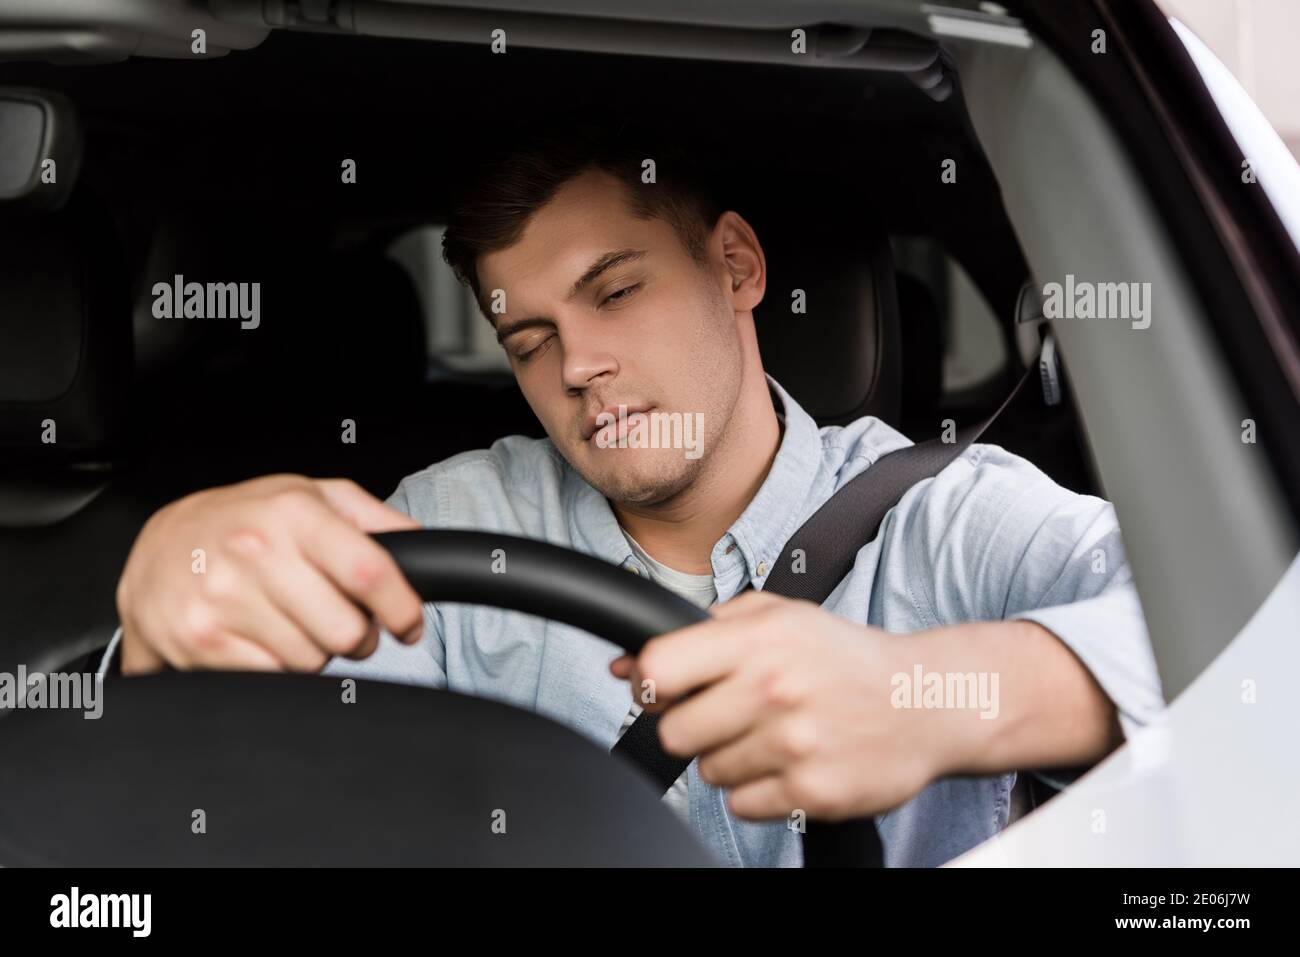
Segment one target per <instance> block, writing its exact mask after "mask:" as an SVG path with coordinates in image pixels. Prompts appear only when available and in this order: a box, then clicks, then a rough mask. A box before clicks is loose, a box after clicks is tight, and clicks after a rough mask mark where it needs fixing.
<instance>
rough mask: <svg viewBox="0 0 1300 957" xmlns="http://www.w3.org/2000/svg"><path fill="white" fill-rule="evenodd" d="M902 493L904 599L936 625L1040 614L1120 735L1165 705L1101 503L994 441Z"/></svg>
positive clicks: (1111, 513)
mask: <svg viewBox="0 0 1300 957" xmlns="http://www.w3.org/2000/svg"><path fill="white" fill-rule="evenodd" d="M911 496H915V497H916V500H915V501H914V503H913V507H912V508H911V509H910V511H909V512H908V513H907V515H908V517H907V520H906V521H907V525H908V527H907V528H906V529H905V540H907V541H908V542H910V543H915V547H914V549H913V554H912V564H913V568H912V569H911V570H910V572H911V579H912V581H913V582H914V583H915V584H914V585H913V586H912V594H913V600H914V601H915V602H916V604H917V605H918V607H924V606H928V607H929V609H930V610H931V612H932V617H933V618H934V619H935V621H936V624H955V623H958V622H963V621H972V620H978V621H997V620H1006V619H1025V620H1028V621H1035V622H1037V623H1039V624H1040V625H1042V626H1043V627H1044V628H1046V629H1048V631H1050V632H1052V634H1054V635H1055V636H1056V637H1057V638H1059V639H1060V640H1061V641H1062V642H1064V643H1065V645H1066V646H1067V647H1068V648H1070V650H1071V651H1072V652H1074V654H1075V655H1076V656H1077V657H1078V659H1079V660H1080V661H1081V662H1082V663H1083V665H1084V667H1086V668H1087V669H1088V670H1089V672H1091V674H1092V675H1093V677H1094V678H1095V679H1096V681H1097V683H1098V685H1100V686H1101V688H1102V690H1103V691H1104V692H1105V693H1106V695H1107V696H1108V697H1109V698H1110V700H1111V701H1112V702H1113V703H1114V705H1115V708H1116V710H1117V712H1118V716H1119V722H1120V726H1121V728H1122V729H1123V731H1124V734H1125V736H1126V737H1128V736H1131V735H1132V733H1133V732H1134V731H1136V730H1137V729H1139V728H1141V727H1143V726H1144V725H1146V724H1147V723H1148V722H1150V721H1151V720H1152V719H1153V718H1154V717H1155V715H1156V714H1157V713H1158V712H1159V711H1160V710H1162V709H1163V708H1164V706H1165V702H1164V696H1163V693H1162V691H1161V687H1160V677H1159V673H1158V671H1157V670H1156V662H1155V656H1154V655H1153V654H1152V651H1151V642H1150V639H1149V637H1148V635H1147V629H1146V622H1145V620H1144V619H1143V616H1142V607H1141V604H1140V602H1139V600H1138V594H1137V590H1136V588H1135V587H1134V585H1133V576H1132V573H1131V571H1130V569H1129V565H1128V562H1127V560H1126V558H1125V555H1124V548H1123V544H1122V542H1121V540H1120V531H1119V524H1118V522H1117V521H1116V518H1115V510H1114V507H1113V506H1112V505H1111V504H1110V503H1109V502H1107V501H1105V500H1103V499H1100V498H1097V497H1096V496H1092V495H1080V494H1077V493H1075V492H1071V491H1070V490H1068V489H1065V488H1062V487H1061V486H1059V485H1057V484H1056V483H1055V482H1053V481H1052V480H1051V479H1050V478H1048V477H1047V476H1046V475H1045V474H1044V473H1043V472H1042V471H1040V470H1039V469H1038V468H1037V467H1036V466H1034V465H1033V464H1032V463H1031V462H1029V461H1028V460H1026V459H1023V458H1021V457H1019V456H1017V455H1013V454H1012V453H1010V452H1007V451H1005V450H1004V449H1001V448H998V447H997V446H992V445H974V446H972V447H971V448H970V449H968V450H967V452H966V453H965V454H964V455H963V456H962V457H961V458H959V459H958V460H957V461H956V462H954V463H952V464H951V465H950V466H948V468H946V469H944V470H943V471H942V472H941V473H940V474H939V475H938V476H936V477H935V478H934V479H933V480H932V481H931V482H929V483H928V484H926V485H925V486H918V487H917V488H915V489H912V490H910V491H909V492H908V496H907V497H911ZM1049 780H1050V779H1049Z"/></svg>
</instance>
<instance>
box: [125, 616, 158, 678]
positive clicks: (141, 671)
mask: <svg viewBox="0 0 1300 957" xmlns="http://www.w3.org/2000/svg"><path fill="white" fill-rule="evenodd" d="M118 657H119V662H120V664H121V668H122V674H124V675H147V674H154V673H156V672H159V671H163V670H164V669H165V668H166V667H167V659H166V658H164V657H163V656H162V655H160V654H159V653H158V652H157V651H155V650H154V649H153V648H151V647H150V646H149V645H148V644H146V643H145V641H144V640H143V639H139V640H137V639H135V638H134V637H133V636H132V635H131V633H130V632H129V631H128V630H127V629H126V628H125V626H124V627H123V631H122V642H121V644H120V645H119V646H118Z"/></svg>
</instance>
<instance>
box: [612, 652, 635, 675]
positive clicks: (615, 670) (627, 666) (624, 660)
mask: <svg viewBox="0 0 1300 957" xmlns="http://www.w3.org/2000/svg"><path fill="white" fill-rule="evenodd" d="M635 663H636V659H635V658H633V657H632V656H631V655H619V656H618V657H617V658H615V659H614V660H613V661H611V662H610V663H609V671H610V674H612V675H613V676H614V677H615V678H629V677H631V675H632V667H633V665H635Z"/></svg>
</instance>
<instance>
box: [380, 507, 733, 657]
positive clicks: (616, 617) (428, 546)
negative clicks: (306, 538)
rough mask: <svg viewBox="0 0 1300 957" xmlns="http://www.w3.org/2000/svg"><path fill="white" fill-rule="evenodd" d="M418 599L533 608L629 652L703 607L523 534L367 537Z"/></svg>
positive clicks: (434, 532) (698, 615) (697, 616)
mask: <svg viewBox="0 0 1300 957" xmlns="http://www.w3.org/2000/svg"><path fill="white" fill-rule="evenodd" d="M373 537H374V539H375V541H376V542H378V543H379V544H380V545H382V546H383V547H384V548H385V549H386V550H387V551H388V552H389V553H390V554H391V555H392V556H393V558H394V559H395V560H396V561H397V565H398V567H399V568H400V569H401V570H402V574H403V575H405V576H406V580H407V581H409V582H410V583H411V587H412V588H414V589H415V591H416V593H417V594H418V595H419V596H420V597H421V599H423V600H424V601H426V602H438V601H455V602H464V603H466V604H474V605H489V606H492V607H494V608H504V609H508V610H510V611H521V612H525V613H527V614H531V615H538V616H540V617H543V618H548V619H550V620H552V621H557V622H560V623H562V624H566V625H573V626H574V627H576V628H581V629H582V630H583V631H587V632H590V633H591V634H593V635H599V636H600V637H601V638H604V639H606V640H607V641H611V642H613V643H614V644H616V645H618V646H619V647H620V648H622V649H623V650H624V651H626V652H628V653H629V654H637V653H638V652H639V651H640V650H641V649H642V647H644V646H645V644H646V642H648V641H649V640H650V639H651V638H654V637H656V636H658V635H662V634H666V633H667V632H670V631H675V630H676V629H678V628H685V627H687V626H688V625H694V624H697V623H699V622H701V621H706V620H707V619H708V617H709V616H708V613H707V612H705V611H704V610H703V609H701V608H699V607H698V606H696V605H692V604H691V603H690V602H688V601H687V600H686V599H684V598H682V597H681V596H680V595H676V594H674V593H673V592H671V591H669V590H668V589H666V588H663V587H662V586H660V585H657V584H655V583H654V582H652V581H648V580H647V579H644V578H642V577H641V576H640V575H633V574H630V573H628V572H623V571H618V572H617V574H616V575H615V574H611V569H613V568H614V566H611V565H610V563H609V562H606V561H602V560H600V559H599V558H595V557H593V556H591V555H586V554H583V553H582V552H576V551H573V550H572V549H568V548H562V547H560V546H558V545H552V544H550V543H549V542H541V541H537V540H535V539H530V538H519V537H517V536H513V535H497V534H493V533H491V532H477V531H468V530H460V529H417V530H413V531H402V532H382V533H380V534H377V535H375V536H373Z"/></svg>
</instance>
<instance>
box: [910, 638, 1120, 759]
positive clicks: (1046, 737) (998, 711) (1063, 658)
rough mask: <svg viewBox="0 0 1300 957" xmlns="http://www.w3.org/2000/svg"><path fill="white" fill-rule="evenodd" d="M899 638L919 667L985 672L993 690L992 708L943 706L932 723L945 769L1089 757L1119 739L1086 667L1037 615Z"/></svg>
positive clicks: (943, 672) (1108, 706)
mask: <svg viewBox="0 0 1300 957" xmlns="http://www.w3.org/2000/svg"><path fill="white" fill-rule="evenodd" d="M901 640H904V641H907V642H909V652H910V653H911V654H912V656H913V657H914V658H915V661H916V663H917V664H919V665H920V666H921V668H922V670H923V673H925V674H937V675H940V676H948V675H960V676H969V675H974V676H976V677H975V680H979V679H980V676H983V680H984V682H985V687H986V688H988V689H990V690H995V691H996V694H995V699H996V700H995V705H996V707H995V708H985V709H980V708H973V707H957V706H953V705H952V703H950V702H949V703H947V704H948V705H949V706H948V707H945V708H943V709H941V711H940V715H939V717H940V720H938V721H937V722H935V724H934V727H935V730H936V734H938V735H942V738H943V740H942V742H939V741H936V744H940V743H941V744H942V748H941V750H942V753H943V754H944V759H943V762H942V766H943V774H945V775H948V774H996V773H1001V772H1005V771H1012V770H1028V769H1032V768H1048V767H1069V766H1075V765H1081V764H1091V763H1093V762H1095V761H1097V760H1099V759H1101V758H1102V757H1104V756H1105V755H1106V754H1108V753H1110V752H1111V751H1112V750H1114V749H1115V748H1116V747H1117V746H1118V745H1119V744H1120V742H1121V741H1122V740H1123V734H1122V732H1121V730H1120V726H1119V721H1118V718H1117V715H1116V711H1115V706H1114V704H1113V703H1112V702H1111V701H1110V699H1109V698H1108V697H1107V696H1106V694H1105V692H1103V691H1102V689H1101V687H1100V686H1099V685H1098V684H1097V682H1096V680H1095V679H1094V678H1093V676H1092V675H1091V673H1089V671H1088V670H1087V668H1085V667H1084V666H1083V664H1082V663H1080V661H1079V659H1078V658H1076V657H1075V655H1074V653H1073V652H1071V651H1070V649H1069V648H1067V647H1066V646H1065V644H1064V643H1063V642H1062V641H1060V640H1059V639H1058V638H1057V637H1056V636H1055V635H1053V634H1052V633H1051V632H1050V631H1048V630H1047V629H1046V628H1044V627H1043V626H1041V625H1039V624H1037V623H1035V622H1031V621H997V622H971V623H967V624H962V625H956V626H951V627H947V628H936V629H933V630H931V631H926V632H920V633H916V634H912V635H908V636H906V637H904V638H902V639H901ZM912 643H914V644H912ZM968 683H969V680H968Z"/></svg>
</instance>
